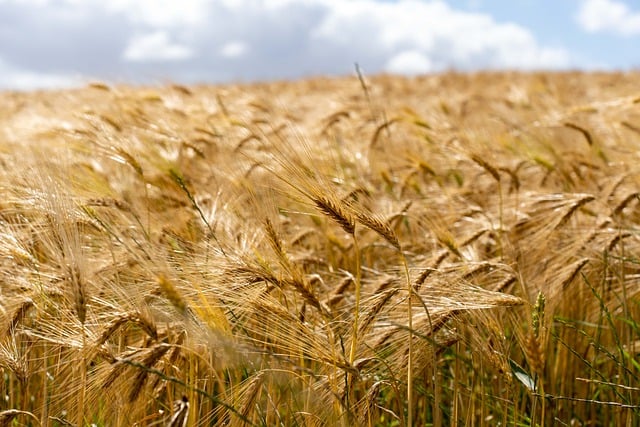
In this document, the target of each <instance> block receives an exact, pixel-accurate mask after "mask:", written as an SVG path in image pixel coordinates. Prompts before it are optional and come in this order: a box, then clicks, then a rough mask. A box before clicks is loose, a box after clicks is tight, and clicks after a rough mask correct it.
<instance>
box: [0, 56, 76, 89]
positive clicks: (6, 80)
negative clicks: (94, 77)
mask: <svg viewBox="0 0 640 427" xmlns="http://www.w3.org/2000/svg"><path fill="white" fill-rule="evenodd" d="M83 83H84V82H83V79H81V78H80V77H77V76H76V77H73V76H69V75H56V74H48V73H37V72H33V71H29V70H24V69H18V68H15V67H12V66H10V65H9V64H7V63H5V62H4V61H3V60H2V58H0V89H13V90H31V89H40V88H50V87H60V88H62V87H69V88H70V87H77V86H80V85H82V84H83Z"/></svg>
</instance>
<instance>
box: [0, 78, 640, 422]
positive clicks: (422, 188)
mask: <svg viewBox="0 0 640 427" xmlns="http://www.w3.org/2000/svg"><path fill="white" fill-rule="evenodd" d="M0 165H1V168H0V373H1V374H2V377H1V379H2V381H1V382H0V396H1V397H2V399H0V426H22V425H30V426H85V425H96V426H217V425H228V426H354V425H359V426H403V427H404V426H411V425H436V426H440V425H454V426H463V425H474V426H481V425H490V426H496V425H503V426H506V425H517V426H519V425H541V426H543V425H547V426H551V425H556V426H564V425H566V426H569V425H570V426H596V425H597V426H632V425H638V420H639V419H640V74H637V73H600V74H598V73H577V72H575V73H574V72H567V73H542V72H541V73H515V72H514V73H506V72H505V73H477V74H456V73H446V74H440V75H430V76H422V77H415V78H403V77H394V76H384V75H381V76H362V75H359V74H358V75H354V76H353V77H344V78H333V79H329V78H315V79H310V80H304V81H295V82H274V83H265V84H243V85H240V84H238V85H226V86H189V87H186V86H179V85H171V84H167V85H165V86H158V87H130V86H125V85H122V86H120V85H106V84H103V83H92V84H88V85H87V86H85V87H83V88H81V89H68V90H59V91H41V92H28V93H19V92H4V93H2V94H0Z"/></svg>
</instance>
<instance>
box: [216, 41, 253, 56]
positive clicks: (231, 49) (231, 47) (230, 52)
mask: <svg viewBox="0 0 640 427" xmlns="http://www.w3.org/2000/svg"><path fill="white" fill-rule="evenodd" d="M248 50H249V46H247V44H246V43H245V42H242V41H239V40H234V41H230V42H228V43H226V44H225V45H224V46H222V49H220V55H222V56H224V57H225V58H238V57H240V56H243V55H244V54H246V53H247V51H248Z"/></svg>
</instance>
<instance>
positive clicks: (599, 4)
mask: <svg viewBox="0 0 640 427" xmlns="http://www.w3.org/2000/svg"><path fill="white" fill-rule="evenodd" d="M576 20H577V22H578V24H579V25H580V26H581V27H582V28H583V29H584V30H585V31H588V32H590V33H599V32H607V33H613V34H618V35H622V36H633V35H639V34H640V12H632V11H630V10H629V7H628V6H627V5H626V4H624V3H622V2H619V1H616V0H585V1H583V2H582V4H581V7H580V9H579V10H578V13H577V15H576Z"/></svg>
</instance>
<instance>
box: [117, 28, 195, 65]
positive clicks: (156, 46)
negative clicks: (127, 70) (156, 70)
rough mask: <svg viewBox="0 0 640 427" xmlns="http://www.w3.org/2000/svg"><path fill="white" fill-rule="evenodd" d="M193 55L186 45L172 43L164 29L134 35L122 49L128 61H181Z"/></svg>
mask: <svg viewBox="0 0 640 427" xmlns="http://www.w3.org/2000/svg"><path fill="white" fill-rule="evenodd" d="M191 56H193V51H192V50H191V49H190V48H189V47H188V46H184V45H181V44H178V43H174V42H172V41H171V40H170V39H169V34H168V33H167V32H166V31H154V32H152V33H149V34H143V35H139V36H134V37H133V38H132V39H131V42H130V43H129V46H127V49H126V50H125V51H124V58H125V59H126V60H128V61H136V62H145V61H181V60H184V59H188V58H190V57H191Z"/></svg>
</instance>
